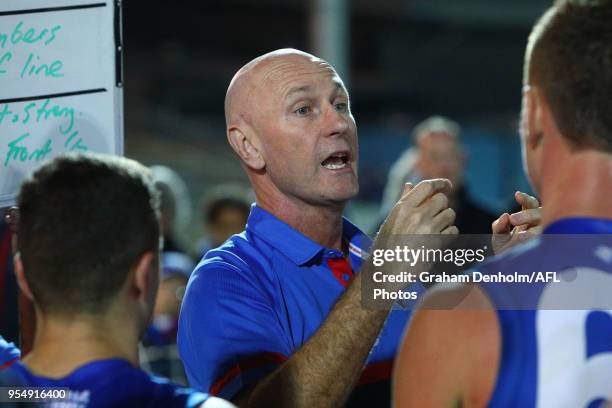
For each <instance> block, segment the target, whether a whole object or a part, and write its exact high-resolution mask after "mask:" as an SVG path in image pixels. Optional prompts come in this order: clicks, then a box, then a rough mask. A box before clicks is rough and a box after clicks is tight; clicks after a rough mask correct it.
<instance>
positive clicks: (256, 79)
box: [225, 48, 333, 127]
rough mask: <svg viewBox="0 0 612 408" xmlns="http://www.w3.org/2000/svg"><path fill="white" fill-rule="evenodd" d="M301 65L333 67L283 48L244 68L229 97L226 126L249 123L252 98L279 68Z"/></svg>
mask: <svg viewBox="0 0 612 408" xmlns="http://www.w3.org/2000/svg"><path fill="white" fill-rule="evenodd" d="M298 61H301V62H305V63H314V64H325V65H327V66H329V64H327V63H326V62H325V61H324V60H322V59H320V58H318V57H315V56H314V55H312V54H308V53H307V52H304V51H300V50H296V49H293V48H283V49H280V50H275V51H271V52H268V53H267V54H264V55H261V56H259V57H257V58H255V59H253V60H251V61H250V62H248V63H247V64H246V65H244V66H243V67H242V68H240V69H239V70H238V72H236V74H235V75H234V77H233V78H232V80H231V82H230V84H229V86H228V88H227V93H226V94H225V124H226V126H228V127H229V126H230V123H232V122H235V121H237V120H241V119H245V115H249V111H250V109H248V108H249V107H250V103H252V100H251V97H252V96H254V94H255V93H256V92H257V90H258V88H260V87H262V86H265V85H266V80H268V81H269V80H270V79H272V78H271V77H272V76H273V73H274V72H276V71H277V70H278V69H279V67H281V68H282V67H283V66H287V64H291V63H292V62H298ZM329 67H330V68H331V66H329ZM331 69H333V68H331ZM246 119H247V120H248V118H246Z"/></svg>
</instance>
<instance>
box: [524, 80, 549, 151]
mask: <svg viewBox="0 0 612 408" xmlns="http://www.w3.org/2000/svg"><path fill="white" fill-rule="evenodd" d="M526 98H527V106H526V108H527V126H528V132H527V137H526V139H525V143H526V144H527V146H528V147H529V148H530V149H532V150H533V149H536V148H537V147H538V146H539V145H540V143H541V142H542V137H543V136H544V130H543V114H544V110H545V109H548V104H546V101H545V100H544V98H543V95H542V92H541V89H540V88H538V87H536V86H532V87H530V89H529V90H528V91H527V95H526Z"/></svg>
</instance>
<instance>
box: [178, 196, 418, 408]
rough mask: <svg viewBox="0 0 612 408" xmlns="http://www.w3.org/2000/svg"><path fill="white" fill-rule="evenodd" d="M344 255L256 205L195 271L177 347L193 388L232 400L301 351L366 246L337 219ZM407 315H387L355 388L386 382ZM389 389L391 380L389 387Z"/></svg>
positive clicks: (366, 240)
mask: <svg viewBox="0 0 612 408" xmlns="http://www.w3.org/2000/svg"><path fill="white" fill-rule="evenodd" d="M343 238H344V240H345V242H348V247H349V260H348V262H347V261H346V260H345V258H344V256H343V254H342V252H340V251H337V250H334V249H329V248H325V247H323V246H321V245H319V244H318V243H316V242H314V241H312V240H311V239H309V238H307V237H306V236H304V235H302V234H301V233H300V232H298V231H297V230H295V229H293V228H292V227H290V226H289V225H287V224H285V223H284V222H283V221H281V220H279V219H278V218H276V217H275V216H274V215H272V214H270V213H269V212H267V211H265V210H263V209H261V208H260V207H257V206H256V205H253V207H252V209H251V214H250V215H249V219H248V222H247V226H246V230H245V231H244V232H242V233H241V234H238V235H234V236H232V237H231V238H230V239H229V240H228V241H227V242H225V243H224V244H223V245H222V246H220V247H219V248H216V249H213V250H211V251H209V252H208V253H207V254H206V255H205V256H204V258H203V259H202V261H201V262H200V263H199V264H198V266H197V267H196V269H195V271H194V272H193V274H192V275H191V278H190V280H189V284H188V285H187V290H186V293H185V298H184V300H183V305H182V308H181V314H180V320H179V332H178V347H179V353H180V356H181V359H182V360H183V362H184V365H185V369H186V372H187V377H188V379H189V382H190V384H191V386H193V387H195V388H197V389H200V390H204V391H206V392H210V393H211V394H213V395H219V396H222V397H224V398H227V399H229V398H232V397H233V396H235V395H236V393H238V392H239V391H240V390H242V389H244V388H245V387H248V386H250V385H252V384H254V383H256V382H257V381H258V380H260V379H262V378H263V377H265V376H266V375H268V374H269V373H271V372H272V371H274V370H275V369H276V368H277V367H278V366H279V365H280V364H282V363H283V362H284V361H286V360H287V359H288V358H289V357H291V355H292V354H293V353H295V352H296V351H298V350H299V349H300V348H301V347H302V345H303V344H304V343H306V342H307V341H308V339H309V338H310V337H311V336H312V335H313V334H314V333H315V332H316V331H317V329H318V328H319V326H321V324H322V323H323V321H324V320H325V319H326V318H327V316H328V314H329V312H330V311H331V309H332V308H333V306H334V304H335V303H336V301H337V300H338V298H339V297H340V296H341V295H342V294H343V293H344V291H345V290H346V288H347V286H348V284H349V283H350V280H351V279H352V277H353V273H354V272H357V271H359V268H361V265H362V263H363V261H364V256H365V253H366V251H367V250H368V249H369V247H370V245H371V240H370V238H369V237H368V236H366V235H365V234H364V233H362V232H361V231H360V230H359V229H358V228H357V227H355V226H354V225H353V224H351V223H350V222H349V221H348V220H346V219H344V221H343ZM408 318H409V311H408V310H402V309H397V310H393V311H392V312H391V313H390V314H389V318H388V319H387V322H386V324H385V327H384V329H383V331H382V332H381V335H380V336H379V338H378V340H377V341H376V343H375V345H374V347H373V349H372V351H371V353H370V356H369V358H368V363H367V366H366V367H365V370H364V372H363V375H362V377H361V379H360V381H359V384H361V385H364V384H373V383H382V382H385V381H388V380H389V378H390V375H391V368H392V361H393V358H394V356H395V354H396V350H397V346H398V343H399V340H400V339H401V336H402V332H403V329H404V326H405V324H406V322H407V321H408ZM385 389H386V390H387V389H388V382H387V383H386V385H385Z"/></svg>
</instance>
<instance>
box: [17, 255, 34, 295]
mask: <svg viewBox="0 0 612 408" xmlns="http://www.w3.org/2000/svg"><path fill="white" fill-rule="evenodd" d="M13 265H14V266H15V276H16V277H17V284H18V285H19V289H21V291H22V292H23V294H24V295H25V296H26V297H27V298H28V299H30V300H31V301H32V302H33V301H34V295H33V294H32V290H31V289H30V284H29V283H28V281H27V280H26V277H25V274H24V272H23V262H22V261H21V255H20V254H19V252H16V253H15V255H14V256H13Z"/></svg>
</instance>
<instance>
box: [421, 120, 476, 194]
mask: <svg viewBox="0 0 612 408" xmlns="http://www.w3.org/2000/svg"><path fill="white" fill-rule="evenodd" d="M460 132H461V128H460V127H459V125H458V124H457V123H455V122H453V121H452V120H449V119H446V118H443V117H441V116H433V117H431V118H428V119H426V120H425V121H423V122H421V123H420V124H418V125H417V126H416V127H415V129H414V139H415V140H414V141H415V144H416V146H417V159H416V162H415V169H416V171H417V173H418V174H419V176H420V177H421V178H422V179H434V178H446V179H449V180H450V181H451V182H452V183H453V186H454V187H455V188H457V187H459V186H460V185H461V184H462V183H463V173H464V170H465V162H466V154H465V151H464V150H463V145H462V144H461V140H460V138H459V137H460Z"/></svg>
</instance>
